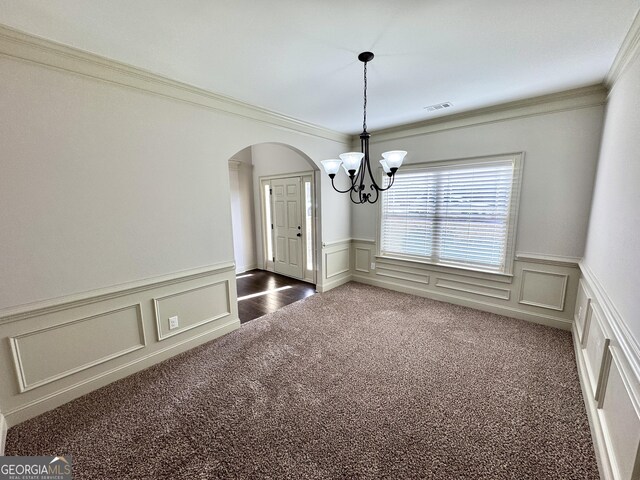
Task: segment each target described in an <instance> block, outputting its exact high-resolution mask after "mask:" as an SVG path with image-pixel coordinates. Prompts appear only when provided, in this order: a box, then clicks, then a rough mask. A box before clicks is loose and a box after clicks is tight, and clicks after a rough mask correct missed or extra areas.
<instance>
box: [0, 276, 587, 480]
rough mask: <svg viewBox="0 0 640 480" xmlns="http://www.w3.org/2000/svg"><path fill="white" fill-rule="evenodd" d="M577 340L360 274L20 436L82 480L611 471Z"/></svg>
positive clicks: (11, 451) (547, 475) (22, 428)
mask: <svg viewBox="0 0 640 480" xmlns="http://www.w3.org/2000/svg"><path fill="white" fill-rule="evenodd" d="M571 342H572V340H571V335H570V334H569V333H568V332H564V331H560V330H555V329H552V328H547V327H543V326H539V325H534V324H531V323H527V322H524V321H521V320H513V319H509V318H506V317H501V316H499V315H493V314H489V313H482V312H478V311H475V310H472V309H469V308H464V307H458V306H454V305H450V304H447V303H441V302H436V301H432V300H428V299H423V298H419V297H414V296H411V295H405V294H400V293H396V292H391V291H388V290H383V289H379V288H374V287H369V286H365V285H361V284H357V283H351V284H347V285H345V286H343V287H340V288H338V289H335V290H332V291H330V292H328V293H325V294H319V295H314V296H312V297H309V298H308V299H306V300H303V301H300V302H297V303H295V304H292V305H289V306H287V307H285V308H283V309H282V310H280V311H278V312H275V313H272V314H269V315H267V316H265V317H263V318H261V319H258V320H254V321H252V322H250V323H248V324H246V325H244V326H243V327H242V328H241V329H240V330H239V331H236V332H233V333H231V334H229V335H227V336H225V337H223V338H220V339H218V340H215V341H213V342H210V343H208V344H206V345H203V346H201V347H198V348H196V349H194V350H191V351H190V352H187V353H185V354H182V355H179V356H177V357H174V358H173V359H171V360H168V361H166V362H164V363H162V364H159V365H156V366H154V367H152V368H149V369H147V370H145V371H143V372H140V373H138V374H135V375H132V376H130V377H128V378H125V379H124V380H121V381H118V382H115V383H113V384H111V385H108V386H107V387H104V388H102V389H100V390H97V391H95V392H93V393H91V394H89V395H86V396H84V397H82V398H79V399H77V400H75V401H73V402H71V403H68V404H66V405H64V406H62V407H60V408H58V409H56V410H54V411H51V412H48V413H46V414H44V415H41V416H40V417H37V418H35V419H32V420H30V421H27V422H25V423H23V424H21V425H18V426H16V427H13V428H11V429H10V430H9V434H8V443H7V450H8V451H7V454H8V455H18V454H19V455H37V454H54V453H55V454H58V455H60V454H72V455H73V456H74V457H73V459H74V463H75V465H74V474H75V476H74V478H76V479H89V478H91V479H105V478H106V479H127V478H136V479H165V478H166V479H198V478H201V479H204V478H225V479H232V478H242V479H245V478H247V479H249V478H255V479H264V478H273V479H280V478H291V479H306V478H309V479H311V478H318V479H320V478H344V479H346V478H386V479H404V478H433V479H447V480H448V479H456V478H473V479H478V478H485V479H499V478H500V479H501V478H505V479H525V478H530V479H534V478H535V479H578V478H579V479H593V478H598V473H597V466H596V462H595V457H594V452H593V447H592V444H591V436H590V432H589V425H588V423H587V418H586V413H585V407H584V404H583V401H582V394H581V391H580V386H579V383H578V377H577V373H576V366H575V359H574V355H573V349H572V343H571Z"/></svg>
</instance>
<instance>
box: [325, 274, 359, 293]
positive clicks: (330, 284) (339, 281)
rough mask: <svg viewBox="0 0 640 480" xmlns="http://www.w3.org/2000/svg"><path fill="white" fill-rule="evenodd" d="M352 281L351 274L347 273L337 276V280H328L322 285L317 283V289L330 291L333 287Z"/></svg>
mask: <svg viewBox="0 0 640 480" xmlns="http://www.w3.org/2000/svg"><path fill="white" fill-rule="evenodd" d="M350 281H351V275H345V276H344V277H340V278H336V279H335V280H330V281H326V280H325V282H324V283H323V284H322V285H320V284H318V285H316V289H317V290H318V292H320V293H324V292H328V291H329V290H331V289H332V288H336V287H339V286H340V285H344V284H345V283H349V282H350Z"/></svg>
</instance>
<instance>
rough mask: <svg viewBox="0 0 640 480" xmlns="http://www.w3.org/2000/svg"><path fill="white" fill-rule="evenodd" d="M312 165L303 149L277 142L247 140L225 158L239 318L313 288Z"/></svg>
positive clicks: (316, 213) (315, 261)
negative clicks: (228, 184)
mask: <svg viewBox="0 0 640 480" xmlns="http://www.w3.org/2000/svg"><path fill="white" fill-rule="evenodd" d="M317 171H318V168H317V167H316V165H315V164H314V163H313V161H312V160H311V159H310V158H309V157H308V156H307V155H305V154H304V153H302V152H301V151H299V150H297V149H295V148H294V147H291V146H289V145H284V144H279V143H260V144H256V145H252V146H249V147H246V148H244V149H242V150H240V151H239V152H237V153H236V154H235V155H233V156H232V157H231V159H229V176H230V190H231V210H232V224H233V237H234V240H233V243H234V256H235V260H236V273H237V288H238V312H239V316H240V320H241V321H248V320H250V319H252V318H256V317H257V316H261V314H265V313H269V312H271V311H273V310H275V309H277V308H280V307H281V306H283V305H286V304H288V303H291V302H293V301H296V300H298V299H301V298H304V297H306V296H308V295H310V294H313V293H315V283H316V278H317V272H318V253H317V247H318V245H319V241H318V238H317V237H318V219H319V211H318V205H319V202H318V198H317V193H316V192H317V191H318V188H317V182H318V181H319V179H318V175H317V174H316V172H317Z"/></svg>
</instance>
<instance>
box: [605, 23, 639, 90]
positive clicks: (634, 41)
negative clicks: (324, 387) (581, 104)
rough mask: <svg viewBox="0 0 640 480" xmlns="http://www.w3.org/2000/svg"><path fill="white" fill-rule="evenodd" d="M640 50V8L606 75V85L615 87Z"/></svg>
mask: <svg viewBox="0 0 640 480" xmlns="http://www.w3.org/2000/svg"><path fill="white" fill-rule="evenodd" d="M639 50H640V10H638V13H637V14H636V16H635V18H634V20H633V23H632V24H631V27H630V28H629V31H628V32H627V35H626V36H625V38H624V40H623V42H622V45H621V46H620V50H619V51H618V54H617V55H616V58H615V59H614V60H613V64H612V65H611V68H610V69H609V72H608V73H607V76H606V77H605V85H607V87H609V88H610V89H611V88H613V86H614V85H615V83H616V81H617V80H618V78H619V77H620V75H621V74H622V72H623V71H624V69H625V68H626V67H627V65H629V63H630V62H631V60H633V58H634V57H635V56H636V55H637V54H638V51H639Z"/></svg>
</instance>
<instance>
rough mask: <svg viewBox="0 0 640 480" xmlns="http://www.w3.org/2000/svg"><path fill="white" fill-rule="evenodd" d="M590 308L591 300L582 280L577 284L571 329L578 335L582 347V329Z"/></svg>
mask: <svg viewBox="0 0 640 480" xmlns="http://www.w3.org/2000/svg"><path fill="white" fill-rule="evenodd" d="M590 308H591V298H590V297H589V294H588V293H587V290H586V287H585V283H584V279H582V278H581V279H580V282H579V283H578V295H577V297H576V308H575V312H576V313H575V317H574V321H575V323H574V325H573V329H574V331H575V332H576V333H577V335H578V340H579V341H580V345H584V329H585V326H586V324H587V314H588V312H589V309H590Z"/></svg>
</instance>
